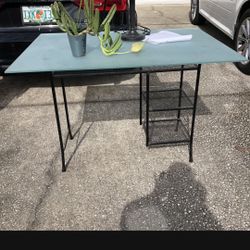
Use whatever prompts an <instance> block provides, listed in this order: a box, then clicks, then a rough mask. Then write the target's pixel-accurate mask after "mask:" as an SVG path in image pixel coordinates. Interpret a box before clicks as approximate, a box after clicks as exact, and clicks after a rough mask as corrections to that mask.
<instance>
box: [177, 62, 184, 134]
mask: <svg viewBox="0 0 250 250" xmlns="http://www.w3.org/2000/svg"><path fill="white" fill-rule="evenodd" d="M183 68H184V66H183V65H181V79H180V89H179V102H178V108H179V110H178V112H177V119H179V118H180V116H181V109H180V107H181V99H182V87H183ZM178 128H179V120H177V122H176V128H175V131H178Z"/></svg>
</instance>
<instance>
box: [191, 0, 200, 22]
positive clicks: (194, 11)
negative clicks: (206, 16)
mask: <svg viewBox="0 0 250 250" xmlns="http://www.w3.org/2000/svg"><path fill="white" fill-rule="evenodd" d="M197 10H198V6H197V0H192V1H191V16H192V19H193V20H194V19H195V17H196V14H197Z"/></svg>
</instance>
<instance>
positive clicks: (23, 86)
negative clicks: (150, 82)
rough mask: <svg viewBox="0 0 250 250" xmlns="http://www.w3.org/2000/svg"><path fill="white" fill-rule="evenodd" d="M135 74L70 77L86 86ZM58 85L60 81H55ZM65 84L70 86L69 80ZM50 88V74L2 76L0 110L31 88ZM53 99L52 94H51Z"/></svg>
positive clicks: (0, 82) (125, 78)
mask: <svg viewBox="0 0 250 250" xmlns="http://www.w3.org/2000/svg"><path fill="white" fill-rule="evenodd" d="M133 77H134V75H116V76H88V77H87V79H88V80H87V81H86V78H84V77H74V78H71V79H70V85H71V86H84V85H95V84H98V85H99V84H110V83H114V84H115V85H116V84H120V83H121V82H122V81H125V80H128V79H131V78H133ZM55 85H56V86H60V85H58V81H56V83H55ZM65 86H68V84H67V81H66V82H65ZM48 87H49V88H50V82H49V75H48V74H31V75H10V76H7V75H6V76H4V77H3V78H2V79H1V78H0V110H1V109H3V108H5V107H6V106H7V105H8V104H9V103H10V102H11V101H12V100H13V99H14V98H17V97H20V96H21V95H23V94H24V93H25V92H26V91H27V90H28V89H29V88H48ZM51 101H52V96H51Z"/></svg>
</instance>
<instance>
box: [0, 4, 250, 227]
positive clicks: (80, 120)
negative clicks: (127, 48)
mask: <svg viewBox="0 0 250 250" xmlns="http://www.w3.org/2000/svg"><path fill="white" fill-rule="evenodd" d="M188 11H189V5H138V6H137V13H138V20H139V23H140V24H141V25H144V26H147V27H150V28H152V29H154V28H173V27H174V28H177V27H193V25H191V24H190V22H189V20H188ZM203 30H205V31H207V32H208V33H209V34H211V35H213V36H215V37H216V38H218V39H220V40H221V41H223V42H225V43H226V44H227V45H228V46H231V41H230V39H228V38H227V37H225V36H224V35H223V34H221V33H220V32H219V31H218V30H216V29H215V28H213V27H212V26H211V25H210V24H205V26H203ZM38 56H39V55H38ZM194 77H195V76H194V74H193V73H191V72H189V73H186V74H185V83H184V87H185V88H186V89H187V91H190V93H192V91H193V88H194V79H195V78H194ZM152 79H153V81H154V84H155V86H159V85H160V86H164V85H166V82H167V83H168V85H169V84H172V85H174V84H176V82H177V81H178V80H179V73H174V72H172V73H158V74H154V75H152ZM138 80H139V79H138V76H135V75H128V76H113V77H111V76H109V77H91V78H89V79H87V80H86V79H82V78H75V79H68V80H67V87H66V89H67V93H68V101H69V109H70V116H71V120H72V125H73V129H74V131H77V129H78V128H80V130H79V132H78V133H77V135H76V139H75V140H73V141H69V142H68V148H67V149H68V151H67V154H66V157H67V159H71V160H70V163H69V166H68V169H67V172H65V173H62V172H61V158H60V147H59V141H58V134H57V129H56V122H55V114H54V107H53V101H52V95H51V89H50V85H49V81H48V79H47V77H45V76H41V75H39V76H32V77H27V76H26V77H25V76H21V77H20V76H19V77H18V76H9V77H4V78H1V79H0V138H1V139H0V230H248V231H249V230H250V197H249V195H250V126H249V122H250V110H249V109H250V108H249V107H250V84H249V82H250V81H249V76H246V75H244V74H242V73H241V72H239V71H238V70H237V68H236V67H235V65H234V64H232V63H225V64H211V65H204V66H203V67H202V72H201V84H200V90H199V100H198V110H197V119H196V126H195V135H194V162H193V163H190V162H189V161H188V148H187V146H186V145H182V146H173V147H159V148H150V149H148V148H147V147H146V146H145V134H144V131H143V129H142V127H141V126H140V125H139V120H138V115H139V109H138V108H139V105H138V97H139V96H138V93H139V92H138ZM86 81H88V83H89V84H91V86H89V87H86V86H82V85H83V84H84V83H86ZM104 83H105V84H104ZM57 91H58V94H59V95H60V94H61V90H60V89H59V88H57ZM59 101H60V103H61V105H60V111H61V114H62V119H64V118H65V117H64V112H63V105H62V97H61V95H60V98H59ZM189 115H190V114H189V113H187V114H186V117H187V119H188V118H189V119H190V116H189ZM65 125H66V124H64V126H63V129H64V131H65V133H64V136H65V137H66V126H65ZM162 131H166V129H164V130H160V132H162Z"/></svg>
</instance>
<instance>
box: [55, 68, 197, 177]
mask: <svg viewBox="0 0 250 250" xmlns="http://www.w3.org/2000/svg"><path fill="white" fill-rule="evenodd" d="M191 70H196V71H197V75H196V83H195V90H194V100H193V105H192V106H182V97H183V95H186V94H185V92H184V91H183V74H184V71H191ZM169 71H180V75H181V77H180V85H179V88H178V89H171V90H166V91H173V90H175V91H178V92H179V97H178V106H177V107H175V108H171V109H164V110H163V109H162V110H159V109H155V110H153V109H152V110H149V105H150V73H156V72H169ZM200 71H201V64H199V65H197V66H191V67H184V65H181V66H180V67H178V68H174V69H171V68H169V67H161V68H132V69H121V70H106V71H105V70H94V71H72V72H67V71H66V72H65V71H63V72H51V74H50V83H51V89H52V96H53V103H54V109H55V116H56V124H57V130H58V136H59V143H60V150H61V160H62V172H65V171H66V169H67V165H68V162H67V161H65V154H64V152H65V150H66V146H67V145H64V142H63V136H62V129H61V121H60V115H59V109H58V102H57V94H56V89H55V81H56V79H60V80H61V87H62V94H63V102H64V109H65V114H66V122H67V128H68V136H69V138H70V139H71V140H73V139H74V134H73V132H72V129H71V124H70V117H69V109H68V102H67V95H66V90H65V83H64V78H66V77H72V76H91V75H122V74H139V96H140V98H139V121H140V125H142V122H143V117H142V113H143V111H142V110H143V109H142V103H143V96H144V94H145V96H144V97H145V103H146V116H145V134H146V146H147V147H148V146H150V145H156V144H172V143H175V144H176V143H177V144H178V143H187V144H188V145H189V161H190V162H192V161H193V137H194V125H195V117H196V106H197V98H198V90H199V82H200ZM143 74H146V91H145V92H144V91H143ZM186 97H187V96H186ZM188 109H190V110H192V111H193V112H192V122H191V132H190V134H189V132H188V134H189V136H188V137H189V138H188V139H186V140H179V141H178V140H174V141H164V142H159V143H150V138H149V122H150V121H149V114H150V112H156V111H157V112H158V111H173V110H176V111H177V117H176V119H169V120H164V121H173V120H174V121H176V130H178V126H179V122H181V119H180V117H181V110H188Z"/></svg>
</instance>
